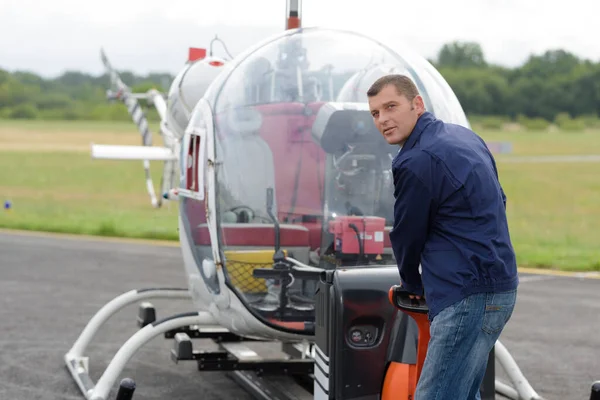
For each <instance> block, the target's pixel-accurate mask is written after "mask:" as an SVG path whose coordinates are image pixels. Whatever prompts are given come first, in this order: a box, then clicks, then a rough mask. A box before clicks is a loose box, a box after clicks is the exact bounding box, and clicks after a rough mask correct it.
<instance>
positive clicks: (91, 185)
mask: <svg viewBox="0 0 600 400" xmlns="http://www.w3.org/2000/svg"><path fill="white" fill-rule="evenodd" d="M151 128H154V130H153V131H154V132H156V127H155V126H153V127H151ZM479 133H480V134H481V135H482V136H483V137H484V138H485V139H486V140H488V141H509V142H511V143H512V144H513V153H514V154H517V155H567V154H568V155H573V154H600V131H588V132H580V133H576V132H562V133H561V132H552V133H548V132H524V131H518V130H517V131H504V132H502V131H489V132H479ZM159 140H160V139H159V138H158V136H157V135H155V141H159ZM91 142H94V143H102V144H140V142H141V139H140V136H139V135H138V134H137V132H136V130H135V127H134V126H133V124H132V123H130V122H123V123H112V122H111V123H107V122H101V123H94V122H64V121H51V122H42V121H31V122H29V121H28V122H19V121H0V200H2V201H3V202H4V201H6V200H10V201H11V202H12V208H11V210H9V211H5V210H3V211H2V213H1V214H0V227H4V228H15V229H30V230H42V231H55V232H70V233H84V234H94V235H104V236H126V237H142V238H162V239H173V240H176V239H177V237H178V234H177V204H174V203H167V205H166V206H164V208H162V209H159V210H156V209H153V208H152V207H151V205H150V200H149V197H148V195H147V192H146V188H145V182H144V171H143V168H142V163H141V162H139V161H127V162H119V161H103V160H92V159H91V157H90V143H91ZM507 157H510V156H508V155H498V156H497V160H498V168H499V171H500V179H501V181H502V184H503V186H504V188H505V192H506V194H507V197H508V214H509V223H510V226H511V233H512V237H513V243H514V245H515V248H516V251H517V255H518V260H519V264H520V265H521V266H528V267H543V268H555V269H563V270H581V271H584V270H596V271H598V270H600V233H599V231H600V163H540V164H533V163H505V162H503V160H504V159H506V158H507ZM161 169H162V165H161V164H160V163H153V164H152V172H153V175H154V179H155V185H156V186H157V185H158V183H159V182H160V173H161Z"/></svg>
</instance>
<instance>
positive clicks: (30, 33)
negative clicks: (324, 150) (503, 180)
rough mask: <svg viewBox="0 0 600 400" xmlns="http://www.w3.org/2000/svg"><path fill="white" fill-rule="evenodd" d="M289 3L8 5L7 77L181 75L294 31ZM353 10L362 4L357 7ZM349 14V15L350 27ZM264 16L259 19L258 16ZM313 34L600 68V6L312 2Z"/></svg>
mask: <svg viewBox="0 0 600 400" xmlns="http://www.w3.org/2000/svg"><path fill="white" fill-rule="evenodd" d="M285 4H286V0H101V1H82V0H52V1H42V0H0V68H4V69H8V70H11V71H12V70H15V69H21V70H30V71H33V72H36V73H38V74H41V75H44V76H47V77H48V76H56V75H58V74H60V73H62V72H64V71H65V70H79V71H85V72H90V73H93V74H100V73H102V72H103V68H102V64H101V62H100V57H99V49H100V47H101V46H104V48H105V50H106V52H107V54H108V56H109V59H110V60H111V61H112V63H113V65H115V67H116V68H117V69H119V70H132V71H134V72H136V73H141V74H145V73H148V72H149V71H153V72H163V71H164V72H170V73H173V74H175V73H177V71H178V70H179V69H180V68H181V66H182V63H183V62H184V61H185V57H186V56H187V49H188V47H190V46H196V47H203V46H207V45H208V43H209V41H210V40H211V39H212V38H213V37H214V35H215V34H218V35H219V37H221V38H222V39H223V40H224V41H225V42H226V44H227V46H228V48H229V50H230V52H231V53H233V54H234V55H235V54H236V53H239V52H240V51H242V50H244V49H245V48H247V47H248V46H251V45H252V44H253V43H255V42H256V41H258V40H261V39H263V38H265V37H267V36H268V35H271V34H273V33H277V32H280V31H281V30H283V28H284V19H285ZM349 4H352V5H349ZM342 15H343V16H345V17H344V18H342ZM251 16H254V17H251ZM302 17H303V18H302V19H303V25H304V26H320V27H327V28H339V29H347V30H354V31H357V32H360V33H362V34H365V35H367V36H371V37H373V38H375V39H379V40H382V41H383V42H384V43H386V44H387V43H393V41H395V40H401V41H403V42H406V43H408V44H409V45H411V46H412V47H413V48H414V49H415V50H416V51H417V52H418V53H420V54H421V55H423V56H425V57H428V58H433V57H435V56H436V54H437V51H438V50H439V48H440V47H441V46H442V45H443V44H444V43H447V42H449V41H452V40H472V41H477V42H479V43H480V44H481V45H482V47H483V50H484V52H485V55H486V58H487V60H488V61H491V62H495V63H499V64H503V65H507V66H515V65H519V64H521V63H523V62H524V61H525V59H526V58H527V57H528V56H529V55H530V54H531V53H532V52H533V53H541V52H543V51H545V50H548V49H556V48H563V49H566V50H569V51H571V52H573V53H575V54H576V55H578V56H580V57H584V58H588V59H592V60H594V61H600V22H599V20H600V1H599V0H569V1H560V2H559V1H557V0H546V1H542V0H452V1H448V0H421V1H416V0H413V1H393V0H367V1H358V0H354V1H350V0H344V1H342V0H305V1H303V4H302Z"/></svg>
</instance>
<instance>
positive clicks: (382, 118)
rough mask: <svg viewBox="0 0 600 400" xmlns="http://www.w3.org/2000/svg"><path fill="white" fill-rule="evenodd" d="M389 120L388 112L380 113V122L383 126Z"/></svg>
mask: <svg viewBox="0 0 600 400" xmlns="http://www.w3.org/2000/svg"><path fill="white" fill-rule="evenodd" d="M388 121H389V117H388V116H387V114H386V113H380V114H379V123H380V124H381V125H382V126H385V124H386V123H387V122H388Z"/></svg>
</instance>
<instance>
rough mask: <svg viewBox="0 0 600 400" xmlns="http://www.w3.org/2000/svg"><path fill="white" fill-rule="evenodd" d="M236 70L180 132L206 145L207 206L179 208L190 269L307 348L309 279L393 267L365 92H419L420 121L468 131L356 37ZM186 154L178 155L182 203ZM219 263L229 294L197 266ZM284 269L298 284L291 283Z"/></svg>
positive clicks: (382, 172)
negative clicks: (385, 87)
mask: <svg viewBox="0 0 600 400" xmlns="http://www.w3.org/2000/svg"><path fill="white" fill-rule="evenodd" d="M236 60H237V61H234V62H233V63H231V64H230V65H228V66H227V67H226V69H225V70H224V71H223V72H222V73H221V74H220V75H219V76H218V78H217V79H216V80H215V82H213V84H212V85H211V87H210V88H209V90H208V92H207V94H206V95H205V97H204V100H205V103H204V105H203V106H202V105H199V106H197V107H196V110H195V112H194V114H193V115H192V118H191V121H190V125H189V126H188V128H187V131H188V132H198V131H204V132H205V133H206V139H205V144H206V145H207V150H206V151H207V152H208V154H212V155H213V156H214V170H212V169H208V172H204V173H206V174H207V175H206V176H204V178H202V177H201V179H200V180H198V179H191V182H192V184H196V185H199V187H198V186H197V187H196V189H197V191H198V192H199V193H202V192H203V194H205V196H197V197H196V198H194V196H181V197H180V198H181V202H182V203H181V207H180V213H181V219H182V221H183V227H184V229H185V235H186V238H187V241H188V242H189V244H190V246H191V247H193V251H192V253H193V254H194V263H195V265H194V266H192V267H186V268H188V271H190V270H191V269H194V268H195V270H196V271H197V270H200V275H202V279H203V280H204V283H203V284H205V285H206V286H207V287H208V288H209V291H212V293H214V294H215V295H217V294H218V293H219V291H220V290H223V288H224V287H225V286H226V287H228V288H229V289H230V290H232V291H233V292H235V293H236V295H237V297H239V299H240V301H242V302H243V303H244V306H245V308H247V309H248V310H249V311H250V312H251V313H252V314H253V315H254V316H256V317H257V318H260V319H261V320H262V321H263V322H264V323H265V324H266V325H267V326H270V327H272V328H275V329H277V330H280V331H287V332H296V333H304V334H309V333H310V331H311V328H310V325H311V322H312V321H314V306H313V304H314V301H313V300H314V294H315V287H316V283H315V279H316V277H318V274H316V272H315V271H320V270H326V269H332V268H351V267H355V266H368V265H375V264H388V265H389V264H393V263H394V262H395V261H394V257H393V253H392V251H391V245H390V241H389V235H388V232H389V229H390V227H391V225H392V223H393V202H394V197H393V179H392V175H391V161H392V159H393V157H394V156H395V154H396V153H397V151H398V147H397V146H392V145H389V144H388V143H387V142H386V141H385V140H384V138H383V137H382V136H381V134H380V133H379V132H378V131H377V129H376V128H375V125H374V124H373V120H372V117H371V114H370V112H369V108H368V104H367V100H366V91H367V89H368V87H369V86H370V85H371V84H372V83H373V82H374V81H375V80H376V79H377V78H379V77H380V76H382V75H385V74H387V73H392V72H398V73H403V74H406V75H409V76H410V77H411V78H413V80H414V81H415V82H416V83H417V85H418V86H419V88H420V89H421V92H422V95H423V97H424V99H425V104H426V106H427V108H428V110H429V111H432V112H433V113H434V114H435V112H436V109H437V106H436V105H437V104H439V103H443V104H445V105H446V106H447V105H448V104H450V105H451V106H452V107H454V108H453V109H452V111H453V112H452V113H445V112H444V113H443V114H444V115H440V117H441V118H446V120H447V121H448V122H454V123H460V124H465V122H466V118H464V113H463V112H462V109H461V108H460V105H459V103H458V101H456V100H455V99H451V101H450V102H448V101H447V99H445V98H443V96H454V94H452V93H451V91H450V94H448V91H447V90H448V89H449V88H446V87H444V88H442V89H441V88H440V87H438V86H439V85H440V83H439V81H438V80H434V79H432V78H431V75H427V77H425V78H423V77H422V74H429V72H426V71H425V70H424V69H423V67H422V64H419V65H418V66H415V65H414V64H411V63H409V62H408V61H407V60H406V59H405V58H403V57H401V56H400V55H398V54H397V53H395V52H394V51H392V50H390V49H389V48H387V47H385V46H383V45H382V44H380V43H378V42H376V41H373V40H371V39H369V38H366V37H364V36H362V35H359V34H356V33H351V32H344V31H335V30H326V29H317V28H309V29H307V28H304V29H297V30H293V31H286V32H285V33H283V34H281V35H279V36H277V37H275V38H272V39H270V40H269V41H267V42H264V43H262V44H260V45H259V46H257V47H254V48H253V49H251V50H249V51H247V52H246V53H245V55H244V56H241V57H238V58H236ZM423 61H424V60H423ZM425 63H426V61H425ZM442 81H443V79H442ZM443 84H445V82H443ZM432 94H435V96H438V98H435V99H434V98H432V97H431V96H432ZM201 103H202V101H201ZM457 107H458V108H457ZM457 116H458V117H457ZM192 142H193V140H192V139H188V141H187V142H186V143H188V145H189V143H192ZM194 143H196V142H194ZM194 146H199V147H198V148H202V146H200V145H199V144H198V145H196V144H194ZM194 146H191V145H189V146H188V147H185V146H184V148H183V149H182V157H181V160H182V169H181V171H182V186H181V187H182V188H184V189H185V188H188V189H189V184H190V173H189V169H190V165H192V166H194V165H195V164H194V162H193V159H192V158H193V155H195V154H197V153H194V152H191V150H190V151H189V152H188V149H191V148H192V147H194ZM194 148H195V147H194ZM212 152H214V153H212ZM208 157H209V158H210V156H208ZM185 171H188V172H185ZM211 171H214V178H213V177H211V176H210V174H212V172H211ZM192 175H193V173H192ZM196 178H197V177H196ZM213 195H214V196H213ZM211 199H212V200H211ZM212 202H214V204H213V203H212ZM207 210H209V211H207ZM211 212H212V213H213V214H212V215H214V216H215V218H214V224H213V225H212V226H213V227H214V228H211V221H210V220H209V219H210V218H209V219H208V220H207V214H209V215H211V214H210V213H211ZM211 229H213V230H214V232H211ZM408 234H410V233H408ZM215 254H218V255H219V257H220V267H222V270H223V279H224V282H220V281H219V280H218V279H215V278H210V277H209V276H208V275H209V274H208V273H206V271H204V270H203V260H205V259H213V258H214V256H215ZM293 265H296V266H303V267H304V272H303V273H292V272H291V267H292V266H293ZM311 268H314V270H312V271H313V272H312V273H311Z"/></svg>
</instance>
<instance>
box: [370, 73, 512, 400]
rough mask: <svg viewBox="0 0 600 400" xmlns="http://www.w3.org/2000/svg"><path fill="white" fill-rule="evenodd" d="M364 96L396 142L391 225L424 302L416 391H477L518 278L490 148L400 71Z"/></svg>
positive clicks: (423, 395) (424, 396)
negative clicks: (425, 338) (426, 338)
mask: <svg viewBox="0 0 600 400" xmlns="http://www.w3.org/2000/svg"><path fill="white" fill-rule="evenodd" d="M367 96H368V99H369V108H370V110H371V113H372V115H373V121H374V122H375V125H376V126H377V129H378V130H379V131H380V132H381V134H382V135H383V137H384V138H385V139H386V140H387V142H388V143H390V144H395V145H399V146H401V149H400V151H399V152H398V154H397V155H396V157H395V158H394V160H393V162H392V172H393V176H394V197H395V199H396V202H395V205H394V226H393V229H392V230H391V232H390V240H391V243H392V247H393V251H394V255H395V257H396V261H397V263H398V269H399V271H400V279H401V284H402V286H403V287H404V288H405V289H406V290H407V291H408V292H410V293H412V295H414V296H416V297H419V296H424V297H425V298H426V299H427V304H428V306H429V320H430V323H431V327H430V333H431V340H430V342H429V348H428V351H427V357H426V359H425V364H424V366H423V370H422V373H421V377H420V379H419V383H418V385H417V391H416V394H415V399H416V400H433V399H436V400H441V399H448V400H467V399H469V400H471V399H480V394H479V388H480V386H481V382H482V380H483V376H484V374H485V369H486V363H487V358H488V354H489V352H490V351H491V349H492V347H493V346H494V344H495V342H496V340H497V339H498V337H499V336H500V333H501V332H502V330H503V329H504V326H505V324H506V323H507V322H508V320H509V319H510V317H511V315H512V312H513V308H514V305H515V300H516V290H517V286H518V282H519V280H518V276H517V267H516V260H515V253H514V250H513V247H512V244H511V241H510V236H509V231H508V223H507V218H506V197H505V195H504V192H503V190H502V187H501V186H500V183H499V181H498V172H497V170H496V164H495V161H494V158H493V156H492V155H491V153H490V152H489V150H488V148H487V147H486V145H485V143H484V142H483V140H482V139H481V138H480V137H479V136H477V135H476V134H475V133H474V132H472V131H471V130H469V129H467V128H464V127H461V126H459V125H454V124H449V123H445V122H443V121H441V120H438V119H436V118H435V117H434V116H433V115H432V114H431V113H430V112H427V111H426V110H425V106H424V102H423V98H422V97H421V96H420V95H419V92H418V90H417V88H416V86H415V84H414V83H413V82H412V81H411V80H410V79H409V78H408V77H406V76H403V75H386V76H384V77H382V78H380V79H378V80H377V81H376V82H375V83H373V85H372V86H371V87H370V88H369V90H368V92H367ZM419 265H420V266H421V273H419Z"/></svg>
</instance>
